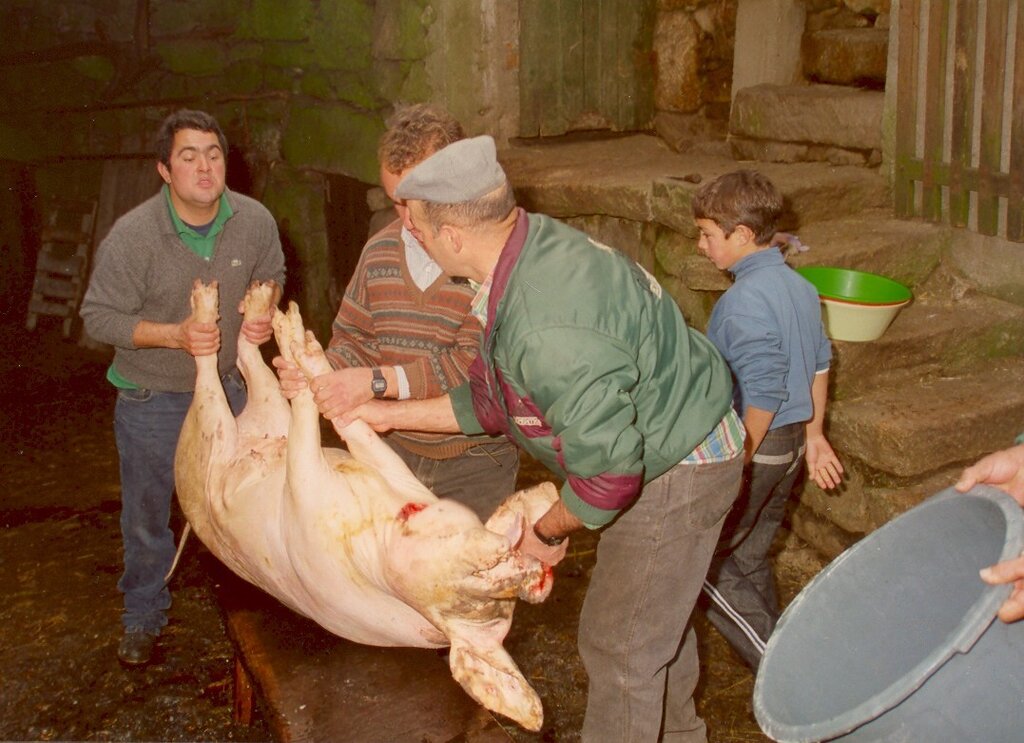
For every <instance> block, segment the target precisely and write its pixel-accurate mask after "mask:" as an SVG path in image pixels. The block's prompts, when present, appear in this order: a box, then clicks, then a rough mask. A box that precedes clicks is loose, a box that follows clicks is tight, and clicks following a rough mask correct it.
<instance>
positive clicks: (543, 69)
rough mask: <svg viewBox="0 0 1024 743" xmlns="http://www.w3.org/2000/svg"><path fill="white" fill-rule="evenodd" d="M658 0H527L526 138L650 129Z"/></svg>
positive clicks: (523, 8)
mask: <svg viewBox="0 0 1024 743" xmlns="http://www.w3.org/2000/svg"><path fill="white" fill-rule="evenodd" d="M654 10H655V9H654V0H520V4H519V21H520V26H519V28H520V30H519V52H520V68H519V90H520V113H519V117H520V135H521V136H524V137H537V136H554V135H559V134H565V133H566V132H570V131H575V130H584V129H610V130H612V131H635V130H639V129H648V128H650V126H651V121H652V118H653V116H654V61H653V51H652V46H653V38H654Z"/></svg>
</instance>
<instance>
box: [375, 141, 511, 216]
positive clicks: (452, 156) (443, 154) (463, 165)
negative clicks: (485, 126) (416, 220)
mask: <svg viewBox="0 0 1024 743" xmlns="http://www.w3.org/2000/svg"><path fill="white" fill-rule="evenodd" d="M505 180H506V179H505V171H504V170H502V169H501V165H499V164H498V155H497V150H496V149H495V146H494V139H492V138H491V137H489V136H487V135H486V134H485V135H483V136H480V137H473V138H471V139H460V140H459V141H458V142H453V143H452V144H450V145H448V146H447V147H444V148H442V149H440V150H438V151H437V152H435V153H434V154H433V155H431V156H430V157H428V158H427V159H426V160H424V161H423V162H421V163H420V164H419V165H417V166H416V167H414V168H413V169H412V170H410V171H409V173H408V174H407V175H406V176H405V178H403V179H402V180H401V182H400V183H399V184H398V187H397V188H396V189H395V196H397V197H398V198H400V199H419V200H420V201H430V202H433V203H435V204H458V203H460V202H463V201H473V200H474V199H478V198H480V197H481V196H483V195H484V194H487V193H490V192H491V191H493V190H494V189H496V188H497V187H498V186H500V185H501V184H503V183H504V182H505Z"/></svg>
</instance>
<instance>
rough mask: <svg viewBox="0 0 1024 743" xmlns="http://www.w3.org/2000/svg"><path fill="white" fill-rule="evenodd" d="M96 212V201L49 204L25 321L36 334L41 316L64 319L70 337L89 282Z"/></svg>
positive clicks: (65, 200) (65, 331)
mask: <svg viewBox="0 0 1024 743" xmlns="http://www.w3.org/2000/svg"><path fill="white" fill-rule="evenodd" d="M96 209H97V202H96V201H78V200H70V199H51V200H50V201H49V203H48V205H47V208H46V211H45V213H44V225H43V229H42V231H41V233H40V242H41V245H40V248H39V257H38V259H37V260H36V276H35V281H34V282H33V284H32V296H31V297H30V298H29V302H28V314H27V316H26V318H25V327H26V328H28V329H29V330H35V327H36V322H37V320H38V319H39V316H40V315H54V316H57V317H63V318H64V324H63V331H62V332H63V335H64V337H65V338H67V337H69V336H70V335H71V327H72V324H73V323H74V321H75V313H76V312H77V311H78V305H79V303H80V302H81V301H82V294H83V293H84V292H85V283H86V279H87V278H88V271H89V254H90V250H91V247H92V238H93V231H94V230H95V227H96Z"/></svg>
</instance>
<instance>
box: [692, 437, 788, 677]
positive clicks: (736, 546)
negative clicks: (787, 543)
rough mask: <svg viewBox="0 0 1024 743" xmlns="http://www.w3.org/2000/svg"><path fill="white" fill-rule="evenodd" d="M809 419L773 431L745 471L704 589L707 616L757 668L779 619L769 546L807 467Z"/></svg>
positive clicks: (752, 666)
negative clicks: (790, 496)
mask: <svg viewBox="0 0 1024 743" xmlns="http://www.w3.org/2000/svg"><path fill="white" fill-rule="evenodd" d="M803 462H804V424H802V423H792V424H789V425H787V426H782V427H781V428H778V429H775V430H772V431H769V432H768V434H767V435H766V436H765V438H764V441H762V442H761V446H760V447H758V450H757V452H756V453H755V454H754V457H753V461H752V462H751V463H750V464H749V465H747V467H746V468H745V469H744V472H743V488H742V490H741V491H740V497H739V499H738V500H737V501H736V505H735V506H734V507H733V510H732V512H731V513H730V514H729V518H728V519H727V520H726V524H725V528H723V529H722V536H721V538H720V539H719V542H718V548H717V549H716V552H715V558H714V559H713V560H712V562H711V569H710V570H709V571H708V577H707V580H706V581H705V582H704V593H705V594H706V595H707V596H708V598H710V602H709V604H708V610H707V617H708V620H709V621H710V622H711V624H713V625H714V626H715V627H716V628H717V629H718V631H719V632H721V633H722V635H723V636H724V637H725V639H726V640H728V641H729V644H730V645H732V647H733V648H734V649H735V650H736V652H737V653H739V655H740V657H742V658H743V660H744V661H745V662H746V663H747V665H749V666H750V667H751V668H753V669H754V670H756V669H757V667H758V665H759V664H760V662H761V656H762V655H764V646H765V643H766V642H767V641H768V638H769V636H771V633H772V630H774V629H775V624H776V623H777V622H778V620H779V602H778V598H777V597H776V594H775V579H774V576H773V575H772V566H771V563H770V562H769V561H768V550H769V549H770V548H771V546H772V541H773V540H774V539H775V534H776V532H778V530H779V526H780V525H781V524H782V518H783V516H784V515H785V512H786V501H787V500H788V499H789V494H790V493H791V492H792V490H793V486H794V485H795V484H796V481H797V478H798V477H799V476H800V474H801V472H802V471H803Z"/></svg>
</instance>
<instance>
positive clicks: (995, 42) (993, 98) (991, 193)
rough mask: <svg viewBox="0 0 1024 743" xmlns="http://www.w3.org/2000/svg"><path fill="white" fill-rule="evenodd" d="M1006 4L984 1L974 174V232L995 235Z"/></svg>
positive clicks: (991, 0) (1005, 2)
mask: <svg viewBox="0 0 1024 743" xmlns="http://www.w3.org/2000/svg"><path fill="white" fill-rule="evenodd" d="M1008 10H1009V1H1008V0H988V2H987V3H986V12H985V56H984V65H985V66H984V68H983V71H982V94H981V132H980V134H981V142H980V144H981V147H980V161H979V163H978V171H979V173H980V176H981V185H980V188H979V189H978V200H977V203H978V232H980V233H981V234H983V235H995V234H996V233H997V232H998V230H999V193H998V192H997V191H996V190H995V188H994V187H993V184H992V180H991V179H992V176H993V175H995V174H998V173H999V172H1000V169H1001V164H1000V161H1001V157H1002V145H1003V141H1002V137H1003V85H1004V80H1003V74H1004V72H1005V69H1006V23H1007V13H1008Z"/></svg>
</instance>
